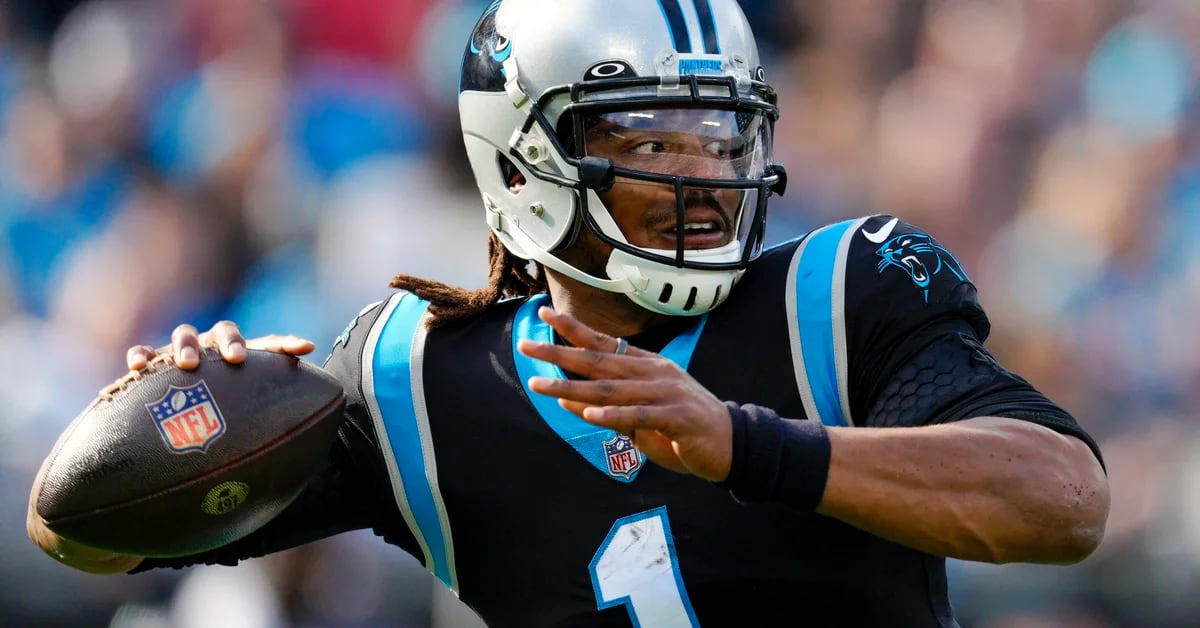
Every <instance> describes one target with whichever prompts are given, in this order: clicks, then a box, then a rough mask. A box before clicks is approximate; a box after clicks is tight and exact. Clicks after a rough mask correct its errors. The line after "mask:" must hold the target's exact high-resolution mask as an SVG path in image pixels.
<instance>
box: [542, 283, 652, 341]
mask: <svg viewBox="0 0 1200 628" xmlns="http://www.w3.org/2000/svg"><path fill="white" fill-rule="evenodd" d="M546 283H547V284H548V285H549V287H550V300H551V301H552V302H553V303H554V309H556V310H558V311H559V312H563V313H566V314H570V315H571V316H574V317H575V318H577V319H579V320H580V321H581V322H583V324H585V325H587V326H588V327H591V328H592V329H594V330H596V331H598V332H601V333H605V334H608V335H610V336H618V337H625V336H633V335H635V334H640V333H642V332H644V331H647V330H649V329H651V328H653V327H655V326H657V325H661V324H662V323H664V322H666V321H669V320H670V319H671V317H670V316H667V315H665V314H656V313H654V312H651V311H650V310H647V309H646V308H643V307H641V306H640V305H638V304H636V303H634V302H633V301H631V300H629V297H627V296H625V295H623V294H620V293H616V292H608V291H606V290H600V289H599V288H593V287H591V286H589V285H587V284H585V283H581V282H579V281H577V280H575V279H572V278H570V277H568V276H566V275H563V274H561V273H558V272H555V271H553V270H549V269H547V270H546Z"/></svg>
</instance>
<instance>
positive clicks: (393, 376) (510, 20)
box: [30, 0, 1108, 626]
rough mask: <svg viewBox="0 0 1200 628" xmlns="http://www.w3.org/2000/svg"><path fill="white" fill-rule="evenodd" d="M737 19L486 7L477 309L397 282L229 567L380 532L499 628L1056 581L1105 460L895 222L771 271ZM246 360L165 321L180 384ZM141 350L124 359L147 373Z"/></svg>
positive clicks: (745, 615) (288, 340)
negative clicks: (487, 247)
mask: <svg viewBox="0 0 1200 628" xmlns="http://www.w3.org/2000/svg"><path fill="white" fill-rule="evenodd" d="M766 78H767V77H765V76H764V72H763V69H762V67H761V66H760V61H759V57H758V52H757V49H756V47H755V43H754V38H753V35H752V33H751V31H750V28H749V26H748V24H747V22H746V20H745V18H744V16H743V14H742V12H741V10H740V8H739V7H738V5H737V3H736V1H735V0H658V1H651V0H571V1H569V2H564V1H563V0H496V1H495V2H492V3H491V4H490V6H489V7H488V8H487V10H486V12H485V13H484V15H483V17H482V18H481V19H480V21H479V22H478V24H477V26H476V27H475V29H474V31H473V32H472V33H471V36H470V40H469V42H468V43H467V46H466V54H465V59H464V62H463V66H462V76H461V95H460V100H459V104H460V113H461V121H462V131H463V136H464V139H465V142H466V148H467V154H468V156H469V159H470V162H471V167H472V169H473V171H474V174H475V177H476V181H477V183H478V186H479V190H480V193H481V196H482V201H483V206H484V216H485V218H486V220H487V222H488V224H489V225H490V227H491V231H492V240H491V256H490V257H491V264H492V266H491V273H490V277H489V284H488V286H487V287H486V288H484V289H483V290H480V291H465V290H460V289H456V288H453V287H449V286H444V285H440V284H437V283H435V282H430V281H427V280H423V279H420V278H416V277H411V276H406V275H401V276H398V277H397V278H396V279H395V281H394V282H393V286H394V287H396V288H399V290H397V291H395V292H394V293H392V294H389V295H388V296H387V297H386V298H385V299H384V300H382V301H381V302H379V303H376V304H374V305H372V306H369V307H368V308H366V309H365V310H363V312H362V313H361V314H360V315H359V316H358V317H357V318H356V319H355V320H354V321H352V322H351V323H350V326H349V327H348V328H347V330H346V332H345V333H344V334H343V335H342V336H341V337H340V338H338V339H337V341H336V342H335V344H334V347H333V350H332V354H331V355H330V357H329V358H328V360H327V362H326V368H327V369H328V370H329V371H330V372H332V373H334V374H335V375H336V376H337V377H339V378H340V379H341V381H343V382H344V384H345V387H346V391H347V393H348V395H349V397H350V403H349V406H348V409H347V412H346V417H345V423H344V426H343V427H342V429H341V433H340V438H339V440H338V442H337V444H336V446H335V448H334V450H333V452H332V453H331V455H330V457H329V460H328V461H327V463H326V465H325V467H324V470H323V471H322V472H321V473H320V474H319V475H318V476H317V477H316V478H315V479H314V480H313V482H312V483H311V484H310V485H309V487H308V488H307V489H306V491H305V492H304V493H303V494H302V495H301V497H300V498H299V499H297V501H296V502H295V503H294V504H293V505H292V506H291V507H289V508H288V510H286V511H285V512H284V513H283V514H281V515H280V516H279V517H277V518H276V519H275V520H273V521H272V522H271V523H269V524H268V525H267V526H266V527H264V528H262V529H261V530H259V531H257V532H255V533H254V534H252V535H250V536H249V537H246V538H244V539H242V540H240V541H237V542H234V543H232V544H230V545H228V546H226V547H223V548H220V549H217V550H215V551H213V552H211V553H208V554H204V555H197V556H190V557H185V558H180V559H145V560H142V559H140V558H138V557H121V556H113V555H106V554H104V553H102V552H97V551H94V550H88V549H87V548H80V547H78V546H73V545H71V544H69V543H67V542H66V541H63V540H62V539H58V538H57V537H55V536H54V535H53V534H52V533H50V532H49V531H48V530H46V529H45V528H44V526H39V524H38V522H37V521H32V520H31V524H30V529H31V534H32V535H33V537H34V538H35V540H36V541H37V542H38V543H39V545H41V546H42V547H43V548H44V549H46V550H47V551H48V552H49V553H51V554H52V555H55V556H56V557H57V558H59V559H60V560H62V561H64V562H67V563H68V564H71V565H74V566H76V567H79V568H83V569H89V570H93V571H128V570H133V571H139V570H144V569H150V568H154V567H163V566H186V565H190V564H197V563H214V562H216V563H225V564H233V563H236V562H237V561H238V560H239V559H242V558H246V557H251V556H258V555H262V554H265V553H269V552H273V551H277V550H282V549H285V548H288V547H293V546H296V545H299V544H302V543H306V542H309V541H313V540H316V539H319V538H322V537H325V536H329V535H332V534H336V533H340V532H343V531H347V530H352V529H361V528H371V529H373V530H374V531H375V532H376V533H377V534H379V535H381V536H382V537H383V538H384V539H385V540H386V541H387V542H389V543H392V544H395V545H397V546H399V547H401V548H403V549H404V550H406V551H408V552H410V553H411V554H412V555H414V556H416V557H417V558H418V559H420V560H422V561H423V562H424V564H425V566H426V567H427V568H428V569H429V571H430V572H432V573H433V574H434V576H436V577H437V578H438V579H439V580H441V581H442V582H443V583H444V584H445V586H447V587H449V588H451V589H453V590H454V591H455V592H456V593H457V594H458V595H459V597H460V598H461V599H462V600H463V601H464V602H466V603H467V604H468V605H470V606H471V607H472V608H474V609H475V610H476V611H477V612H478V613H479V614H480V615H481V616H482V617H483V618H484V620H485V621H487V622H488V623H489V624H490V625H492V626H629V625H635V626H695V625H699V624H703V625H706V626H747V625H752V626H765V625H796V624H803V625H838V626H858V625H863V626H901V625H903V626H939V625H940V626H953V625H956V622H955V619H954V616H953V612H952V610H951V607H950V603H949V601H948V599H947V586H946V572H945V557H954V558H959V559H967V560H978V561H989V562H1009V561H1027V562H1039V563H1073V562H1076V561H1079V560H1082V559H1083V558H1084V557H1086V556H1087V555H1088V554H1089V553H1091V552H1092V551H1093V549H1095V547H1096V546H1097V544H1098V543H1099V542H1100V539H1101V537H1102V534H1103V530H1104V524H1105V519H1106V516H1107V510H1108V488H1107V480H1106V477H1105V473H1104V470H1103V468H1102V466H1101V462H1100V452H1099V450H1098V449H1097V447H1096V444H1095V442H1093V440H1092V439H1091V438H1090V437H1089V436H1088V435H1087V434H1086V433H1085V432H1084V431H1083V430H1082V429H1081V428H1080V427H1079V425H1078V424H1077V423H1076V421H1075V420H1074V419H1073V418H1072V417H1071V416H1070V415H1069V414H1068V413H1067V412H1065V411H1064V410H1063V409H1062V408H1060V407H1058V406H1057V405H1055V404H1054V403H1052V402H1051V401H1049V400H1048V399H1047V398H1046V397H1045V396H1043V395H1042V394H1041V393H1039V392H1038V391H1037V390H1035V389H1034V388H1033V387H1032V386H1031V385H1030V384H1029V383H1028V382H1026V381H1025V380H1023V379H1022V378H1020V377H1018V376H1017V375H1015V374H1013V373H1011V372H1009V371H1007V370H1006V369H1005V368H1003V367H1002V366H1001V365H1000V364H998V363H997V362H996V360H995V359H994V358H993V357H992V356H991V355H990V354H989V352H988V350H987V349H985V348H984V345H983V342H984V340H985V339H986V338H987V335H988V319H987V317H986V315H985V314H984V311H983V309H982V307H981V306H980V302H979V300H978V299H977V296H976V290H975V287H974V286H973V285H972V283H971V281H970V279H969V278H968V275H967V273H966V272H965V271H964V270H963V268H962V267H961V266H960V265H959V263H958V261H957V260H956V259H955V257H954V255H953V254H951V252H950V251H948V250H946V249H945V248H943V247H942V246H941V245H940V244H938V242H937V241H936V240H934V239H933V238H932V237H930V235H928V234H927V233H925V232H924V231H922V230H921V229H919V228H918V227H915V226H913V225H910V224H907V223H905V222H903V221H901V220H900V219H898V218H896V217H892V216H888V215H871V216H865V217H862V218H858V219H854V220H848V221H845V222H840V223H837V224H832V225H828V226H826V227H823V228H821V229H817V230H815V231H813V232H811V233H809V234H807V235H805V236H804V237H802V238H799V239H797V240H795V241H792V242H788V243H786V244H783V245H781V246H778V247H774V248H771V249H769V250H765V251H764V250H763V231H764V227H765V219H766V210H767V205H768V201H769V198H770V197H771V196H772V195H773V194H781V193H783V191H784V187H785V184H786V175H785V172H784V170H783V168H782V167H781V166H780V165H778V164H776V163H775V162H774V161H773V160H772V157H771V143H772V141H773V136H772V129H773V124H774V122H775V119H776V117H777V116H778V114H779V109H778V107H777V104H776V99H775V94H774V92H773V91H772V89H771V87H770V85H769V83H768V82H767V80H766ZM202 346H205V347H207V346H211V347H216V348H217V349H218V350H219V351H220V352H221V353H222V354H223V355H224V356H225V357H226V359H227V360H229V361H231V362H239V361H241V360H242V359H244V356H245V350H246V347H248V346H249V347H259V348H271V349H274V350H278V351H284V352H288V353H293V354H303V353H306V352H308V351H311V350H312V348H313V346H312V344H311V343H309V342H308V341H305V340H302V339H298V338H293V337H271V338H265V339H256V340H252V341H247V340H244V339H243V338H242V335H241V333H240V332H239V331H238V329H237V327H236V326H235V325H233V324H232V323H227V322H223V323H220V324H218V325H217V326H215V327H214V328H213V329H211V330H209V331H207V332H204V333H198V332H197V330H195V329H194V328H192V327H189V326H181V327H180V328H178V329H177V330H176V332H175V334H174V335H173V341H172V343H171V346H170V347H168V348H165V349H164V350H166V351H170V352H172V353H173V354H174V356H175V358H176V360H177V362H178V364H179V365H181V366H183V367H185V368H189V367H195V365H197V363H198V361H197V351H198V349H199V348H200V347H202ZM154 354H155V350H154V349H153V348H151V347H135V348H133V349H131V350H130V352H129V355H128V362H129V366H130V367H131V368H133V369H138V368H141V367H142V366H144V365H145V363H146V361H147V360H148V359H150V358H151V357H153V355H154Z"/></svg>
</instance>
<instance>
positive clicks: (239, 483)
mask: <svg viewBox="0 0 1200 628" xmlns="http://www.w3.org/2000/svg"><path fill="white" fill-rule="evenodd" d="M344 407H345V393H344V392H343V390H342V387H341V384H340V383H339V382H338V381H337V380H336V379H334V378H333V376H331V375H329V374H328V373H326V372H325V371H323V370H322V369H320V368H319V367H317V366H315V365H312V364H309V363H307V362H305V361H303V360H300V359H298V358H296V357H293V356H289V355H284V354H279V353H272V352H267V351H255V350H251V351H248V352H247V357H246V361H245V362H244V363H243V364H236V365H235V364H229V363H227V362H225V361H224V360H222V359H221V357H220V356H219V355H217V353H216V352H215V351H212V350H209V351H205V352H204V355H203V358H202V360H201V363H200V366H199V368H197V369H195V370H192V371H184V370H182V369H180V368H178V367H176V366H175V365H174V363H173V362H172V361H171V360H170V358H168V357H165V356H159V357H157V358H155V359H154V360H153V361H152V362H151V363H150V364H149V365H148V366H147V367H146V368H145V369H143V370H141V371H137V372H133V373H130V374H129V375H128V376H126V377H124V378H122V379H120V380H118V381H117V382H116V383H114V384H113V385H112V386H109V387H108V388H105V389H104V390H103V391H101V393H100V395H99V396H98V397H97V398H96V399H95V400H94V401H93V402H92V403H91V404H90V405H89V406H88V407H87V409H85V410H84V411H83V413H81V414H80V415H79V416H78V417H76V418H75V420H74V421H73V422H72V423H71V425H70V426H69V427H68V428H67V430H66V431H65V432H64V433H63V435H62V436H61V437H60V438H59V440H58V442H57V443H56V444H55V446H54V449H53V450H52V451H51V453H50V455H49V456H48V457H47V459H46V461H45V463H43V466H42V470H41V472H40V473H39V474H38V480H37V482H38V486H37V488H35V491H36V510H37V514H38V515H39V516H41V517H42V519H44V520H45V523H46V525H47V527H49V528H50V530H52V531H54V532H55V533H57V534H59V535H61V536H63V537H65V538H68V539H71V540H73V541H77V542H79V543H82V544H84V545H88V546H90V547H94V548H98V549H103V550H108V551H111V552H117V553H122V554H130V555H135V556H153V557H174V556H185V555H190V554H196V553H199V552H203V551H206V550H210V549H214V548H216V547H220V546H222V545H225V544H227V543H230V542H232V541H235V540H237V539H240V538H242V537H244V536H246V535H247V534H249V533H251V532H253V531H254V530H257V529H258V528H260V527H262V525H264V524H265V523H267V522H268V521H270V520H271V519H272V518H273V517H275V516H276V515H278V514H279V513H280V512H281V511H282V510H283V509H284V508H286V507H287V506H288V504H290V503H291V502H292V501H293V500H294V499H295V498H296V496H297V495H298V494H299V493H300V491H301V490H302V489H303V488H304V486H305V484H306V483H307V481H308V479H309V478H310V477H311V476H312V474H313V473H314V472H315V471H316V470H317V468H318V467H319V466H320V465H321V464H322V463H323V462H324V461H325V460H326V459H327V457H328V455H329V451H330V448H331V447H332V445H333V442H334V439H335V438H336V435H337V430H338V427H339V426H340V425H341V422H342V416H343V409H344Z"/></svg>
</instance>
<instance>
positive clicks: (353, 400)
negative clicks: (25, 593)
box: [133, 303, 422, 573]
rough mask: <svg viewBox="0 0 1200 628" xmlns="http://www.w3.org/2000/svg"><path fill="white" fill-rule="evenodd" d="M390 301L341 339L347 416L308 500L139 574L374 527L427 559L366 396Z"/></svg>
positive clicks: (336, 367)
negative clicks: (370, 346)
mask: <svg viewBox="0 0 1200 628" xmlns="http://www.w3.org/2000/svg"><path fill="white" fill-rule="evenodd" d="M382 305H383V304H382V303H377V304H374V305H371V306H368V307H367V308H365V309H364V310H363V311H362V312H360V313H359V315H358V316H357V317H355V319H354V320H353V321H351V323H350V325H349V326H348V327H347V328H346V330H345V331H344V332H342V334H341V335H340V336H338V338H337V339H336V340H335V341H334V345H333V349H332V350H331V352H330V354H329V356H328V357H327V358H326V359H325V363H324V368H325V370H327V371H328V372H330V373H331V374H333V375H334V376H335V377H337V379H338V380H339V381H341V382H342V386H343V387H344V388H345V391H346V401H347V403H346V411H345V418H344V421H343V423H342V426H341V427H340V428H339V430H338V434H337V439H336V441H335V443H334V446H333V448H332V449H331V451H330V453H329V456H328V458H327V459H326V460H325V463H324V464H323V465H322V466H321V468H320V469H319V470H318V471H317V473H316V474H315V475H314V476H313V478H312V479H311V480H310V481H309V482H308V484H307V485H306V486H305V488H304V490H303V491H302V492H301V493H300V495H299V496H298V497H297V498H296V500H295V501H293V502H292V503H291V504H290V505H289V506H288V507H287V508H286V509H284V511H283V512H281V513H280V514H279V515H278V516H277V517H275V518H274V519H272V520H271V521H270V522H268V523H267V524H266V525H265V526H263V527H262V528H260V529H258V530H256V531H254V532H253V533H251V534H249V535H247V536H246V537H244V538H242V539H239V540H237V541H235V542H233V543H230V544H228V545H225V546H222V547H220V548H217V549H214V550H212V551H209V552H204V553H201V554H195V555H191V556H183V557H177V558H147V559H146V560H144V561H143V562H142V564H141V565H139V566H138V568H136V569H135V570H134V571H133V573H137V572H141V571H145V570H148V569H154V568H159V567H175V568H181V567H187V566H191V565H198V564H209V565H213V564H220V565H235V564H237V563H238V562H239V561H241V560H243V559H247V558H254V557H258V556H264V555H267V554H271V553H274V552H278V551H282V550H286V549H290V548H293V547H297V546H300V545H303V544H305V543H310V542H312V541H316V540H319V539H322V538H325V537H329V536H333V535H335V534H340V533H342V532H348V531H350V530H358V529H364V528H371V529H372V530H373V531H374V532H375V534H377V535H379V536H381V537H383V538H384V539H385V540H386V541H387V542H389V543H391V544H393V545H397V546H399V547H401V548H402V549H404V550H405V551H407V552H409V553H410V554H413V555H414V556H416V557H418V559H419V558H421V556H422V554H421V552H420V550H419V546H418V544H417V542H416V540H415V538H414V537H413V535H412V533H411V532H410V531H409V528H408V526H407V525H406V524H405V522H404V519H403V516H402V515H401V513H400V511H399V509H398V508H397V506H396V502H395V499H394V498H393V497H392V490H391V484H390V482H389V476H388V471H387V468H386V464H385V462H384V459H383V457H382V454H381V451H380V449H379V444H378V438H377V436H376V434H375V428H374V425H373V422H372V419H371V416H370V412H369V409H368V407H367V404H366V402H365V400H364V396H363V391H362V381H361V380H362V357H363V351H364V346H365V344H366V337H367V335H368V334H369V332H370V330H371V329H372V327H373V326H374V322H375V320H376V319H377V318H378V317H379V316H380V311H381V308H382Z"/></svg>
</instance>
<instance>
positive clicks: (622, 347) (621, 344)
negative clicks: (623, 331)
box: [613, 338, 629, 355]
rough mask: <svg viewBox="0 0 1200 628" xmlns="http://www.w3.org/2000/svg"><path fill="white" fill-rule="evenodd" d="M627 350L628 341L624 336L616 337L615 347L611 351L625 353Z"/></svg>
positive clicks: (619, 353)
mask: <svg viewBox="0 0 1200 628" xmlns="http://www.w3.org/2000/svg"><path fill="white" fill-rule="evenodd" d="M627 351H629V341H628V340H625V339H624V338H617V348H616V349H613V353H615V354H617V355H625V353H626V352H627Z"/></svg>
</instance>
